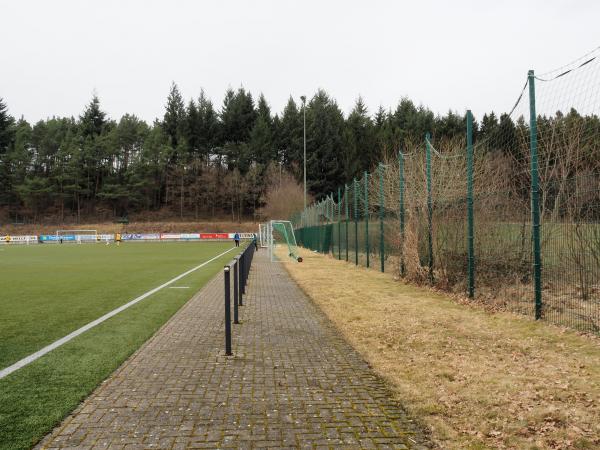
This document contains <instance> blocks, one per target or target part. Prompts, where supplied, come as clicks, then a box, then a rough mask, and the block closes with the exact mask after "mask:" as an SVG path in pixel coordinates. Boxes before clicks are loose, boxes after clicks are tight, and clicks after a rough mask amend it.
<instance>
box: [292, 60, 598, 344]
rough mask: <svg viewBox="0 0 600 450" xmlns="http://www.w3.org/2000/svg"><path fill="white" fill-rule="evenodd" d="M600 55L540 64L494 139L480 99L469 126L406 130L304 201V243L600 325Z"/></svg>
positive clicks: (541, 315) (592, 327) (553, 317)
mask: <svg viewBox="0 0 600 450" xmlns="http://www.w3.org/2000/svg"><path fill="white" fill-rule="evenodd" d="M599 67H600V49H597V50H596V51H594V52H592V53H591V54H589V55H586V56H585V57H583V58H581V59H580V60H577V61H575V62H573V63H571V64H570V65H568V66H565V67H561V68H559V69H557V70H556V71H553V72H549V73H547V74H544V75H541V76H537V77H536V76H535V75H534V73H533V72H532V71H531V72H530V73H529V74H528V77H527V82H526V83H525V86H524V87H523V91H522V93H521V95H520V96H519V98H518V100H517V102H516V104H515V106H514V107H513V108H512V110H511V111H510V112H509V113H507V114H503V115H502V116H500V120H499V122H498V125H497V129H495V130H494V132H492V133H486V137H485V139H481V140H477V139H475V137H476V135H475V134H474V132H473V123H472V117H471V114H470V112H468V113H467V115H466V118H465V125H466V126H465V128H466V129H465V135H463V136H458V137H456V138H454V139H446V140H436V139H435V137H433V138H432V137H430V136H429V135H427V136H425V138H424V139H423V141H422V142H418V143H408V142H405V143H403V144H402V148H401V151H399V152H398V153H397V155H394V157H392V158H388V160H386V161H384V162H382V163H380V164H379V165H378V167H377V168H376V170H374V171H373V172H372V173H364V174H363V176H362V177H361V178H360V179H354V180H352V181H350V182H349V183H348V184H346V185H345V186H342V187H340V189H338V191H337V192H333V193H331V194H330V195H329V196H327V197H326V198H325V199H323V200H321V201H320V202H318V203H315V204H313V205H311V206H310V207H309V208H307V209H306V210H305V211H303V212H302V213H300V214H299V215H298V216H297V217H296V218H295V226H296V229H297V231H296V233H297V237H298V241H299V243H300V245H303V246H304V247H307V248H310V249H312V250H316V251H319V252H322V253H329V254H331V255H332V256H334V257H335V258H338V259H342V260H344V259H345V260H346V261H348V262H350V263H353V264H357V265H362V266H366V267H372V268H374V269H377V270H381V271H384V272H393V273H394V274H396V275H398V276H399V277H402V278H403V279H405V280H407V281H411V282H415V283H420V284H430V285H433V286H436V287H437V288H441V289H445V290H448V291H452V292H458V293H464V294H465V295H467V296H468V297H472V298H476V299H478V300H481V301H484V302H487V303H492V304H494V305H497V306H499V307H502V308H506V309H510V310H512V311H515V312H519V313H522V314H526V315H529V316H532V317H535V318H536V319H544V320H547V321H549V322H552V323H554V324H558V325H564V326H569V327H572V328H576V329H578V330H582V331H588V332H592V333H598V334H600V223H599V222H600V119H599V118H598V112H599V111H598V110H599V109H600V104H599V102H598V100H599V95H600V89H599V87H600V74H599V73H598V69H599ZM536 90H537V93H536ZM527 100H529V101H528V102H527ZM483 125H485V124H483ZM474 139H475V140H474Z"/></svg>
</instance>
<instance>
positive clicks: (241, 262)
mask: <svg viewBox="0 0 600 450" xmlns="http://www.w3.org/2000/svg"><path fill="white" fill-rule="evenodd" d="M254 251H255V245H254V242H251V243H250V244H249V245H248V246H247V247H246V248H245V249H244V250H243V251H242V252H241V253H240V254H239V255H237V256H235V257H234V258H233V259H232V260H231V261H230V262H229V263H227V264H225V267H224V268H223V278H224V283H225V295H224V299H225V355H226V356H231V355H233V352H232V350H231V272H233V323H234V324H236V325H237V324H239V323H240V321H239V307H240V306H243V305H244V302H243V297H244V295H245V294H246V284H247V282H248V276H249V275H250V267H251V265H252V258H253V257H254Z"/></svg>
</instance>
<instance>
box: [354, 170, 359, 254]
mask: <svg viewBox="0 0 600 450" xmlns="http://www.w3.org/2000/svg"><path fill="white" fill-rule="evenodd" d="M354 264H355V265H357V266H358V181H356V178H355V179H354Z"/></svg>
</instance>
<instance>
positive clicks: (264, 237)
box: [258, 223, 269, 248]
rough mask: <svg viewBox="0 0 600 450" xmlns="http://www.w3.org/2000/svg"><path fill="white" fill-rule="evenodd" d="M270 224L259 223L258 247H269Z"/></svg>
mask: <svg viewBox="0 0 600 450" xmlns="http://www.w3.org/2000/svg"><path fill="white" fill-rule="evenodd" d="M268 229H269V224H268V223H259V224H258V245H259V246H261V247H264V248H267V247H268V246H269V238H268V232H267V231H268Z"/></svg>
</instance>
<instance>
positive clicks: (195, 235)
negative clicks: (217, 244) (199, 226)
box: [181, 233, 200, 241]
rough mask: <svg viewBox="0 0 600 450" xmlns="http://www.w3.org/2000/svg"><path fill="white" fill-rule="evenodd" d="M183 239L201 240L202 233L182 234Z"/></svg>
mask: <svg viewBox="0 0 600 450" xmlns="http://www.w3.org/2000/svg"><path fill="white" fill-rule="evenodd" d="M181 239H184V240H186V241H189V240H193V239H200V233H181Z"/></svg>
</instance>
